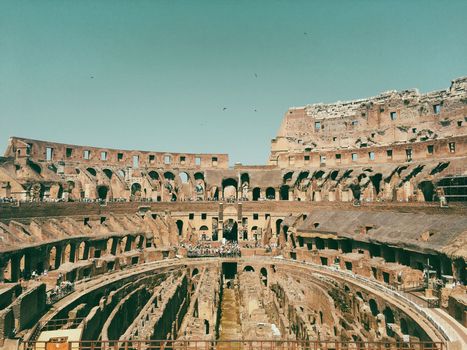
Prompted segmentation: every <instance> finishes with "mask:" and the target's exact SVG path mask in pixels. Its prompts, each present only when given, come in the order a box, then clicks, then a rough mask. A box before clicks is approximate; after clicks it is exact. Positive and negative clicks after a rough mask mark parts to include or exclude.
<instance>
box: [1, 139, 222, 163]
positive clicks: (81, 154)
mask: <svg viewBox="0 0 467 350" xmlns="http://www.w3.org/2000/svg"><path fill="white" fill-rule="evenodd" d="M48 148H49V149H51V151H49V154H50V152H51V154H50V155H51V157H50V158H49V159H47V149H48ZM85 152H86V153H87V154H88V156H87V157H85ZM88 152H89V153H88ZM104 155H105V157H103V156H104ZM134 156H137V157H138V166H139V167H159V166H161V167H173V166H183V167H186V168H221V169H222V168H228V166H229V156H228V155H227V154H192V153H169V152H147V151H137V150H117V149H110V148H98V147H89V146H77V145H69V144H62V143H55V142H48V141H38V140H32V139H25V138H18V137H11V138H10V140H9V144H8V147H7V150H6V152H5V157H14V158H16V159H18V158H26V157H28V158H29V159H32V160H35V161H38V162H45V161H54V162H60V161H62V162H67V163H73V162H76V163H85V164H89V165H100V166H105V165H118V166H121V167H125V166H128V167H133V165H134V164H133V162H134V160H133V157H134ZM167 157H168V158H167ZM104 158H105V159H104ZM169 159H170V162H168V161H167V160H169ZM197 159H198V163H197Z"/></svg>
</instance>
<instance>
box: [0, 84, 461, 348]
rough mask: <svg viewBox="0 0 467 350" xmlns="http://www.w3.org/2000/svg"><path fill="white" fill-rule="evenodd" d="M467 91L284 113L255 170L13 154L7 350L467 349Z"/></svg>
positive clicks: (31, 144) (0, 230) (222, 160)
mask: <svg viewBox="0 0 467 350" xmlns="http://www.w3.org/2000/svg"><path fill="white" fill-rule="evenodd" d="M466 123H467V78H466V77H464V78H459V79H456V80H454V81H452V83H451V86H450V87H449V88H448V89H446V90H443V91H436V92H432V93H428V94H420V93H419V92H418V91H417V90H407V91H401V92H397V91H390V92H385V93H382V94H380V95H378V96H376V97H372V98H368V99H362V100H357V101H350V102H337V103H335V104H313V105H307V106H304V107H293V108H290V109H289V110H288V111H287V112H286V113H285V116H284V118H283V121H282V123H281V125H280V128H279V132H278V134H277V136H276V137H275V138H273V139H272V142H271V153H270V158H269V163H268V164H266V165H257V166H245V165H242V164H236V165H235V166H233V167H230V166H229V158H228V155H226V154H217V153H212V154H190V153H171V152H146V151H130V150H117V149H107V148H97V147H89V146H76V145H69V144H59V143H54V142H48V141H38V140H32V139H25V138H19V137H11V138H10V139H9V141H8V145H7V148H6V152H5V155H4V156H3V157H0V347H3V348H5V349H12V350H13V349H15V350H16V349H24V350H29V349H31V350H36V349H37V350H39V349H41V350H42V349H44V350H62V349H63V350H65V349H70V350H71V349H76V350H88V349H89V350H101V349H102V350H104V349H115V350H117V349H125V350H127V349H131V350H132V349H135V350H136V349H137V350H140V349H154V350H156V349H157V350H158V349H297V350H298V349H315V350H318V349H336V350H338V349H437V350H442V349H449V350H451V349H453V350H461V349H466V348H467V346H466V344H467V331H466V327H467V294H466V287H465V284H466V282H467V275H466V259H467V215H466V213H467V211H466V206H465V203H466V200H467V168H466V165H467V162H466V158H467V145H466V141H467V137H466V136H467V133H466Z"/></svg>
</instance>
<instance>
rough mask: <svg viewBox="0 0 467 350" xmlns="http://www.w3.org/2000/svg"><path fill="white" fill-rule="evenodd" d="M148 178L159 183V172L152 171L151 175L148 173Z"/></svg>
mask: <svg viewBox="0 0 467 350" xmlns="http://www.w3.org/2000/svg"><path fill="white" fill-rule="evenodd" d="M148 176H149V177H150V178H151V180H154V181H157V180H159V178H160V177H159V173H158V172H157V171H154V170H151V171H150V172H149V173H148Z"/></svg>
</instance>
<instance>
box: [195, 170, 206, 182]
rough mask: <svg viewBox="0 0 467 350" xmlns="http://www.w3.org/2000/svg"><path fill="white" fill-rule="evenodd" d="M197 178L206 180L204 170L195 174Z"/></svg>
mask: <svg viewBox="0 0 467 350" xmlns="http://www.w3.org/2000/svg"><path fill="white" fill-rule="evenodd" d="M193 177H194V178H195V180H203V181H204V174H203V173H202V172H197V173H195V174H194V175H193Z"/></svg>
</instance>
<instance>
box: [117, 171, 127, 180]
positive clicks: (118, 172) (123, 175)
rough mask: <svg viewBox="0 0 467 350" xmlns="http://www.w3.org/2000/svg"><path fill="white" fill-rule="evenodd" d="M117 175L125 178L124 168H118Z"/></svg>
mask: <svg viewBox="0 0 467 350" xmlns="http://www.w3.org/2000/svg"><path fill="white" fill-rule="evenodd" d="M117 175H118V176H120V177H123V178H125V170H123V169H119V170H118V171H117Z"/></svg>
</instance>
